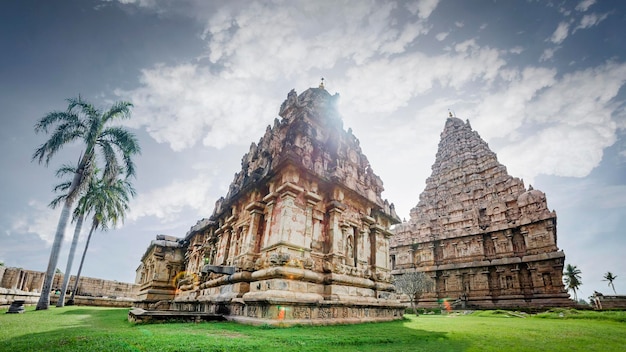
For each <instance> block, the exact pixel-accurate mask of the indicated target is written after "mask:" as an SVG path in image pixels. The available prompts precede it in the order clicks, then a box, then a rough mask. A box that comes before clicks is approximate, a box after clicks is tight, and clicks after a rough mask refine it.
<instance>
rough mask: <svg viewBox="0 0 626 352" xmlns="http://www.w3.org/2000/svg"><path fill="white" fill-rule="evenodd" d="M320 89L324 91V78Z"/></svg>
mask: <svg viewBox="0 0 626 352" xmlns="http://www.w3.org/2000/svg"><path fill="white" fill-rule="evenodd" d="M319 88H320V89H324V77H322V82H320V86H319Z"/></svg>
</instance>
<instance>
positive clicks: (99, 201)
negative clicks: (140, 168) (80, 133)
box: [67, 178, 135, 305]
mask: <svg viewBox="0 0 626 352" xmlns="http://www.w3.org/2000/svg"><path fill="white" fill-rule="evenodd" d="M129 195H130V196H131V197H132V196H134V195H135V189H134V188H133V186H132V185H131V183H130V182H128V180H127V179H124V180H120V179H115V180H107V179H106V178H104V179H100V180H98V181H93V182H91V183H90V184H89V189H88V190H87V192H86V193H85V196H84V197H83V199H84V202H85V206H86V208H87V209H88V211H91V212H93V218H92V221H91V229H90V230H89V236H87V242H86V243H85V249H84V250H83V255H82V257H81V260H80V265H79V266H78V273H77V274H76V280H75V282H74V288H73V289H72V296H71V297H70V299H69V301H68V302H67V304H68V305H71V304H74V296H75V295H76V290H77V289H78V282H79V280H80V273H81V271H82V270H83V264H84V263H85V255H86V254H87V249H88V248H89V242H90V241H91V235H92V234H93V232H94V230H96V229H101V230H105V231H106V230H107V229H108V228H109V223H110V224H111V225H112V226H113V227H115V226H116V225H117V223H118V222H119V221H122V222H123V221H124V217H125V216H126V212H127V211H128V209H129V207H128V202H129ZM81 200H82V199H81Z"/></svg>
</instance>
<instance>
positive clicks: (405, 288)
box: [393, 272, 435, 315]
mask: <svg viewBox="0 0 626 352" xmlns="http://www.w3.org/2000/svg"><path fill="white" fill-rule="evenodd" d="M393 284H394V285H395V286H396V291H398V292H399V293H404V294H405V295H407V296H409V301H410V302H411V308H413V313H415V315H418V314H417V303H419V300H420V298H421V297H422V294H423V293H425V292H430V291H431V290H432V289H433V287H434V286H435V282H434V281H433V279H431V278H430V277H429V276H428V275H426V274H424V273H423V272H410V273H404V274H402V275H398V276H395V277H394V279H393Z"/></svg>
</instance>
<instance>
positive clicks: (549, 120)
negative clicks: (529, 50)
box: [499, 63, 626, 179]
mask: <svg viewBox="0 0 626 352" xmlns="http://www.w3.org/2000/svg"><path fill="white" fill-rule="evenodd" d="M625 83H626V64H616V63H607V64H605V65H602V66H600V67H597V68H594V69H587V70H582V71H577V72H574V73H571V74H567V75H564V76H563V77H562V78H561V79H558V80H556V81H554V82H552V83H551V84H548V85H546V88H545V89H543V90H541V91H538V92H537V95H536V98H534V99H532V100H530V101H529V102H527V103H526V104H525V105H524V108H523V111H521V112H520V115H522V116H523V123H525V124H526V126H527V127H526V131H518V132H519V133H520V134H521V136H517V138H515V139H514V140H512V142H513V143H510V144H508V145H507V146H505V147H504V148H503V149H502V150H501V151H500V152H499V155H500V156H502V158H503V159H504V160H506V163H505V164H507V165H508V166H509V170H510V171H511V172H512V174H515V175H519V176H521V177H524V178H525V179H532V178H533V177H535V176H536V175H538V174H540V173H543V174H548V175H556V176H570V177H585V176H587V175H588V174H589V173H590V172H591V170H593V169H594V168H595V167H596V166H598V164H599V163H600V161H601V160H602V155H603V150H604V148H606V147H608V146H611V145H612V144H613V143H614V142H615V140H616V131H617V128H618V125H617V123H616V122H615V121H614V120H613V117H612V113H613V111H614V110H615V108H616V107H615V104H616V103H615V102H613V99H614V98H615V97H616V96H617V94H618V92H619V89H620V87H622V86H623V85H624V84H625ZM501 128H505V127H504V126H501ZM510 134H511V135H512V136H514V134H513V131H511V132H510ZM514 137H515V136H514Z"/></svg>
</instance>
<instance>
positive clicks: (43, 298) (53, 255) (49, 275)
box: [36, 199, 73, 310]
mask: <svg viewBox="0 0 626 352" xmlns="http://www.w3.org/2000/svg"><path fill="white" fill-rule="evenodd" d="M72 203H73V201H72V199H68V200H67V201H66V202H65V204H63V210H61V217H60V218H59V223H58V224H57V231H56V233H55V234H54V241H53V242H52V249H51V251H50V259H49V260H48V269H47V270H46V277H45V278H44V281H43V286H42V288H41V295H40V296H39V301H38V302H37V308H36V309H37V310H42V309H48V308H49V307H50V290H51V289H52V281H53V280H54V272H55V270H56V267H57V263H58V262H59V252H60V251H61V244H62V243H63V237H64V236H65V229H66V228H67V221H68V219H69V218H70V210H71V208H72Z"/></svg>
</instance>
